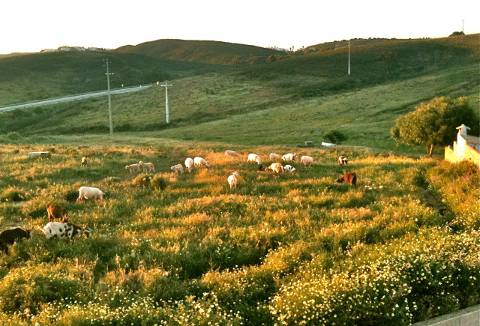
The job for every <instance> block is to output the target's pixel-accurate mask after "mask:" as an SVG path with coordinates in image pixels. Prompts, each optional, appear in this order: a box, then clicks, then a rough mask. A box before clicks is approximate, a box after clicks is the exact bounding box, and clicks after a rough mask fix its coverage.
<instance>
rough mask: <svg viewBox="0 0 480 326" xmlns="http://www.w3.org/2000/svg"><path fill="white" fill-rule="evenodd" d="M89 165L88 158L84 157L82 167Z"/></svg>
mask: <svg viewBox="0 0 480 326" xmlns="http://www.w3.org/2000/svg"><path fill="white" fill-rule="evenodd" d="M87 164H88V160H87V157H86V156H84V157H82V163H81V165H82V166H87Z"/></svg>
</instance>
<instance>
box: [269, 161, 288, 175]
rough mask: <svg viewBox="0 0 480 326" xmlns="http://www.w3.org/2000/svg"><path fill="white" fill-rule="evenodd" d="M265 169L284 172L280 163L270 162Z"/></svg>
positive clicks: (276, 172)
mask: <svg viewBox="0 0 480 326" xmlns="http://www.w3.org/2000/svg"><path fill="white" fill-rule="evenodd" d="M265 171H272V172H273V173H275V174H280V173H283V172H284V169H283V166H282V164H280V163H272V164H270V166H269V167H267V168H266V169H265Z"/></svg>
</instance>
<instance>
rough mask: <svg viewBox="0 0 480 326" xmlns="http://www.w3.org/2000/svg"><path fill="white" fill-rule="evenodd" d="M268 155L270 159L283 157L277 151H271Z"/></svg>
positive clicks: (276, 159)
mask: <svg viewBox="0 0 480 326" xmlns="http://www.w3.org/2000/svg"><path fill="white" fill-rule="evenodd" d="M268 157H269V158H270V161H279V160H281V159H282V157H281V156H280V154H277V153H270V155H269V156H268Z"/></svg>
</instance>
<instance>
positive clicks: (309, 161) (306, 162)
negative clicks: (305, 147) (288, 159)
mask: <svg viewBox="0 0 480 326" xmlns="http://www.w3.org/2000/svg"><path fill="white" fill-rule="evenodd" d="M300 162H302V164H303V165H304V166H310V165H312V164H313V157H311V156H307V155H303V156H302V157H301V158H300Z"/></svg>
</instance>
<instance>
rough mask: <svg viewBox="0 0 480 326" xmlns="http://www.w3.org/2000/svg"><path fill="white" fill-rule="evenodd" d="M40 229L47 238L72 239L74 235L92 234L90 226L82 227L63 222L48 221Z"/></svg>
mask: <svg viewBox="0 0 480 326" xmlns="http://www.w3.org/2000/svg"><path fill="white" fill-rule="evenodd" d="M42 231H43V233H44V234H45V237H46V238H47V239H50V238H55V237H56V238H59V239H64V238H68V239H72V238H73V237H74V236H76V235H82V234H85V235H86V236H87V237H89V236H90V235H91V234H92V229H90V228H82V227H80V226H77V225H75V224H71V223H63V222H48V223H47V224H46V225H45V226H44V227H43V230H42Z"/></svg>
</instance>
